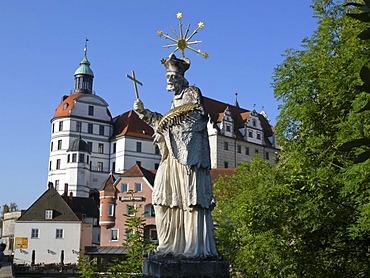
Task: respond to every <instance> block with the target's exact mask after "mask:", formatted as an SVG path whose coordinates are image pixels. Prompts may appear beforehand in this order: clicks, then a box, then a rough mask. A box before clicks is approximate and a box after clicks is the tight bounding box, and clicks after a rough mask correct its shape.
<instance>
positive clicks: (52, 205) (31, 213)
mask: <svg viewBox="0 0 370 278" xmlns="http://www.w3.org/2000/svg"><path fill="white" fill-rule="evenodd" d="M45 210H53V217H52V219H45ZM18 221H47V222H54V221H80V219H79V218H78V217H77V216H76V214H75V213H74V212H73V210H72V209H71V207H70V206H68V204H67V203H66V202H65V201H64V199H63V198H62V196H60V195H59V193H58V191H57V190H55V188H54V187H50V188H49V189H48V190H46V191H45V192H44V194H42V195H41V196H40V198H38V199H37V200H36V201H35V202H34V203H33V204H32V205H31V206H30V207H29V208H28V209H27V210H26V211H25V212H24V213H23V214H22V216H21V217H19V219H18Z"/></svg>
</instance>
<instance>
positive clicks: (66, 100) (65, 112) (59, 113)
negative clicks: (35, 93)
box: [53, 94, 84, 118]
mask: <svg viewBox="0 0 370 278" xmlns="http://www.w3.org/2000/svg"><path fill="white" fill-rule="evenodd" d="M82 95H84V94H72V95H69V96H67V97H63V101H62V102H61V103H60V104H59V105H58V107H57V109H55V113H54V117H53V118H57V117H65V116H69V111H70V110H72V109H73V107H74V104H75V99H76V98H78V97H80V96H82ZM65 104H66V105H67V107H66V108H65V109H63V108H64V107H65Z"/></svg>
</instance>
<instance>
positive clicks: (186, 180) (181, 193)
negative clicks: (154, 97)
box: [134, 54, 218, 259]
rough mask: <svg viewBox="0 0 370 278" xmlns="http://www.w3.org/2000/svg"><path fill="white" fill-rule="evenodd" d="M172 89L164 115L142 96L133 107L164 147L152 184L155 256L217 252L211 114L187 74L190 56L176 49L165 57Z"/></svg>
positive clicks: (168, 80)
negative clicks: (180, 54) (209, 130)
mask: <svg viewBox="0 0 370 278" xmlns="http://www.w3.org/2000/svg"><path fill="white" fill-rule="evenodd" d="M164 66H165V67H166V80H167V91H173V92H174V97H173V100H172V107H171V110H170V111H169V112H168V113H166V114H165V115H164V116H162V115H160V114H158V113H156V112H152V111H150V110H148V109H145V108H144V105H143V103H142V101H141V100H140V99H139V98H138V99H137V100H136V101H135V103H134V109H135V111H137V112H138V113H139V114H140V117H141V118H142V119H143V120H145V121H146V122H148V123H149V124H151V125H153V126H154V127H155V131H156V132H155V139H154V142H155V143H156V144H157V146H158V147H159V149H160V151H161V155H162V160H161V163H160V165H159V168H158V171H157V174H156V178H155V181H154V189H153V205H154V209H155V216H156V226H157V234H158V241H159V246H158V247H157V249H156V251H155V255H156V256H159V257H161V256H164V257H167V256H169V257H172V256H174V257H175V258H183V257H184V258H195V259H199V258H208V257H218V253H217V249H216V244H215V240H214V233H213V222H212V217H211V211H212V209H213V207H214V199H213V194H212V186H211V178H210V165H211V164H210V154H209V141H208V133H207V122H208V115H207V113H206V111H205V109H204V106H203V99H202V94H201V92H200V90H199V88H197V87H194V86H189V83H188V81H187V80H186V79H185V77H184V73H185V71H186V70H188V69H189V67H190V61H189V59H187V58H180V59H179V58H176V56H175V55H174V54H171V55H170V56H169V57H168V58H167V59H166V60H165V61H164Z"/></svg>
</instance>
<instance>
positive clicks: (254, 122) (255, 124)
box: [252, 119, 257, 127]
mask: <svg viewBox="0 0 370 278" xmlns="http://www.w3.org/2000/svg"><path fill="white" fill-rule="evenodd" d="M252 125H253V126H254V127H256V126H257V121H256V119H253V120H252Z"/></svg>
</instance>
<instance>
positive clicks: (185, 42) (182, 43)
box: [157, 12, 209, 59]
mask: <svg viewBox="0 0 370 278" xmlns="http://www.w3.org/2000/svg"><path fill="white" fill-rule="evenodd" d="M176 17H177V19H178V20H179V31H180V33H179V34H177V33H176V31H175V30H173V29H172V27H171V29H172V32H173V33H174V35H175V37H176V38H172V37H170V36H169V35H167V34H163V32H162V30H159V31H157V35H158V36H159V37H165V38H166V39H169V40H170V41H173V42H174V43H173V44H167V45H165V46H163V47H166V48H170V47H175V50H174V51H172V53H171V54H173V53H175V52H176V51H177V50H179V49H180V50H181V54H182V57H183V58H185V49H186V48H187V49H189V50H191V51H193V52H195V53H197V54H199V55H202V56H203V58H205V59H207V58H208V57H209V55H208V53H206V52H204V53H203V52H201V51H200V49H199V50H197V49H194V48H193V47H191V46H190V45H193V44H198V43H201V42H202V41H190V40H191V38H192V37H194V35H195V34H196V33H198V30H199V29H203V28H204V22H202V21H200V22H199V23H198V27H197V28H196V29H195V30H194V31H193V33H192V34H191V35H190V36H189V37H187V35H188V33H189V29H190V24H189V25H188V27H187V28H186V30H185V34H184V33H183V29H182V22H181V18H182V13H181V12H178V13H177V14H176Z"/></svg>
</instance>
